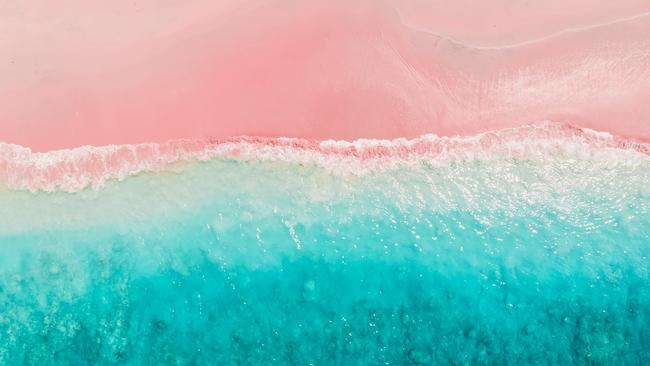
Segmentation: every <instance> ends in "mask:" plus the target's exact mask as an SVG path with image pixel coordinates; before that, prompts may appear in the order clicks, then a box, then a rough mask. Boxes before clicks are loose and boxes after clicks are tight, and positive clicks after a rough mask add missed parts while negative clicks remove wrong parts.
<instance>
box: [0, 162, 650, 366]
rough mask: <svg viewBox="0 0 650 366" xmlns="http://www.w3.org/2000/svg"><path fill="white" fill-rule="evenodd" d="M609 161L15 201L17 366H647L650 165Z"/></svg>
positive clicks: (412, 168) (6, 298)
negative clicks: (446, 365) (570, 365)
mask: <svg viewBox="0 0 650 366" xmlns="http://www.w3.org/2000/svg"><path fill="white" fill-rule="evenodd" d="M603 154H604V153H603ZM608 154H609V155H607V156H609V157H610V158H608V159H606V157H605V156H604V155H603V156H600V155H598V154H596V155H595V156H593V157H589V156H584V155H581V154H573V155H572V154H571V153H570V152H561V153H557V154H555V155H552V154H551V155H546V156H544V155H540V156H538V157H537V158H527V159H517V158H513V157H502V158H494V159H469V160H462V159H459V160H457V161H455V162H449V163H447V164H437V165H433V164H428V163H427V162H424V161H422V162H416V163H414V164H410V165H403V166H395V167H393V168H391V169H383V170H377V171H366V172H359V173H358V174H355V173H351V172H347V173H337V172H335V171H333V170H332V169H325V168H323V167H319V166H315V165H304V164H297V163H291V162H282V161H277V160H276V161H273V160H267V161H258V162H256V161H231V160H227V159H213V160H211V161H209V162H202V163H199V162H197V163H188V164H185V165H182V166H179V167H175V168H174V169H173V170H172V171H168V172H160V173H156V174H142V175H139V176H136V177H131V178H128V179H126V180H124V181H121V182H110V183H108V184H107V185H106V186H105V187H103V188H101V189H99V190H84V191H81V192H77V193H63V192H58V193H45V192H39V193H29V192H23V191H3V192H0V206H1V207H0V217H1V218H0V244H1V245H0V364H3V365H113V364H120V365H441V364H454V365H483V364H485V365H558V364H565V365H568V364H575V365H647V364H650V278H649V270H650V262H649V260H648V257H649V256H650V212H649V211H650V188H649V186H650V162H649V159H648V158H647V156H640V155H638V154H633V153H629V152H616V151H614V152H608Z"/></svg>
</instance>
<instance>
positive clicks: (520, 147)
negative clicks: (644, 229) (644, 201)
mask: <svg viewBox="0 0 650 366" xmlns="http://www.w3.org/2000/svg"><path fill="white" fill-rule="evenodd" d="M543 154H566V155H570V156H574V157H577V158H583V159H594V161H596V162H597V163H603V164H638V163H644V164H647V162H648V159H649V155H650V146H649V144H647V143H640V142H635V141H631V140H627V139H621V138H616V137H615V136H612V135H611V134H609V133H607V132H600V131H594V130H591V129H585V128H577V127H574V126H571V125H568V124H563V123H555V122H549V121H544V122H541V123H537V124H533V125H527V126H523V127H518V128H509V129H502V130H497V131H489V132H485V133H481V134H477V135H474V136H454V137H440V136H437V135H434V134H427V135H423V136H421V137H418V138H414V139H405V138H398V139H393V140H378V139H358V140H355V141H336V140H325V141H322V142H318V141H310V140H304V139H296V138H256V137H240V138H233V139H229V140H221V141H189V140H176V141H169V142H166V143H144V144H134V145H108V146H99V147H93V146H81V147H78V148H74V149H66V150H56V151H50V152H45V153H40V152H32V151H31V150H30V149H29V148H26V147H23V146H19V145H13V144H7V143H0V183H1V184H3V185H4V186H6V187H8V188H9V189H18V190H30V191H38V190H44V191H55V190H62V191H67V192H74V191H78V190H81V189H85V188H88V187H91V188H94V189H98V188H100V187H101V186H102V185H103V184H104V183H105V182H106V181H107V180H122V179H124V178H126V177H128V176H131V175H136V174H140V173H143V172H157V171H160V170H167V169H170V168H172V167H175V166H177V165H178V164H175V163H182V162H191V161H206V160H210V159H215V158H220V159H235V160H239V161H251V160H255V161H284V162H289V163H294V164H310V165H318V166H322V167H324V168H326V169H328V170H331V171H333V172H339V173H345V174H363V173H364V172H368V171H374V170H377V169H386V168H391V167H395V166H400V165H404V164H420V163H422V162H426V163H428V164H432V165H437V164H448V163H449V162H453V161H459V160H472V159H495V158H504V157H505V158H534V157H536V156H540V155H543Z"/></svg>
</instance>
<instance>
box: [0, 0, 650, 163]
mask: <svg viewBox="0 0 650 366" xmlns="http://www.w3.org/2000/svg"><path fill="white" fill-rule="evenodd" d="M649 35H650V2H648V1H646V0H620V1H617V2H613V1H586V0H575V1H568V0H549V1H543V2H542V1H518V0H495V1H489V2H486V1H479V0H474V1H468V0H459V1H444V0H429V1H425V0H385V1H380V0H374V1H372V0H358V1H325V0H323V1H292V0H286V1H262V0H240V1H232V0H194V1H180V0H164V1H163V0H145V1H124V0H115V1H101V3H100V2H99V1H95V2H89V1H82V0H65V1H58V2H43V1H36V0H27V1H15V0H12V1H8V2H2V3H0V141H4V142H9V143H14V144H21V145H24V146H27V147H30V148H32V149H34V150H37V151H46V150H52V149H60V148H68V147H74V146H79V145H84V144H90V145H105V144H125V143H139V142H147V141H166V140H169V139H178V138H191V139H209V138H226V137H229V136H236V135H259V136H270V137H273V136H290V137H302V138H308V139H329V138H335V139H354V138H359V137H365V138H392V137H414V136H418V135H421V134H424V133H436V134H439V135H453V134H461V135H467V134H474V133H477V132H481V131H486V130H492V129H497V128H503V127H514V126H519V125H523V124H528V123H532V122H537V121H541V120H547V119H548V120H555V121H561V122H569V123H572V124H574V125H577V126H581V127H588V128H592V129H596V130H602V131H608V132H611V133H613V134H617V135H621V136H624V137H633V138H636V139H639V140H643V141H649V140H650V36H649Z"/></svg>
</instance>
